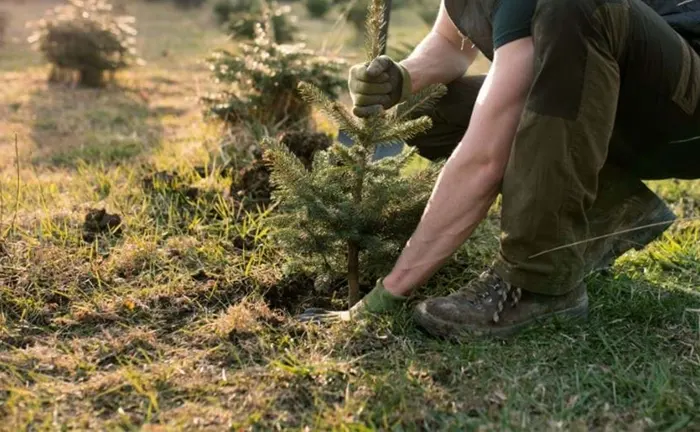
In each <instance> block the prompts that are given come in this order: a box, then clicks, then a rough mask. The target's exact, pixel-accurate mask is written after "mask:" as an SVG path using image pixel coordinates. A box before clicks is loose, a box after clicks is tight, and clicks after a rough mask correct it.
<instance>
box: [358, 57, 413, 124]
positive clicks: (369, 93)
mask: <svg viewBox="0 0 700 432" xmlns="http://www.w3.org/2000/svg"><path fill="white" fill-rule="evenodd" d="M348 88H349V90H350V97H351V98H352V102H353V105H354V107H353V111H352V112H353V114H355V115H356V116H357V117H369V116H371V115H374V114H378V113H379V112H381V111H382V109H389V108H391V107H393V106H394V105H396V104H398V103H400V102H403V101H404V100H406V98H408V97H409V96H410V95H411V76H410V75H409V74H408V71H407V70H406V68H405V67H403V66H402V65H400V64H399V63H397V62H395V61H393V60H392V59H391V58H390V57H389V56H386V55H382V56H379V57H377V58H376V59H374V60H372V61H371V62H370V63H369V64H367V63H362V64H357V65H355V66H353V67H352V68H350V78H349V79H348Z"/></svg>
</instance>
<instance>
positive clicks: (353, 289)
mask: <svg viewBox="0 0 700 432" xmlns="http://www.w3.org/2000/svg"><path fill="white" fill-rule="evenodd" d="M359 145H361V143H360V144H359ZM365 162H366V161H365V159H364V155H363V156H362V160H361V161H359V166H360V169H359V170H358V172H357V173H356V176H357V177H356V178H355V187H354V188H353V190H352V198H353V202H354V203H355V205H357V206H360V205H361V204H362V185H363V183H364V180H365ZM358 301H360V248H359V247H358V246H357V244H356V243H355V242H354V241H352V240H348V304H349V307H353V305H354V304H355V303H357V302H358Z"/></svg>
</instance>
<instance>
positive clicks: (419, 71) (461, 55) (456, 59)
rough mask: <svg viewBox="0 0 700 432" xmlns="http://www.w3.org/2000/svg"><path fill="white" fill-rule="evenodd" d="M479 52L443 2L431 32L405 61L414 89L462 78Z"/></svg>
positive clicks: (402, 62)
mask: <svg viewBox="0 0 700 432" xmlns="http://www.w3.org/2000/svg"><path fill="white" fill-rule="evenodd" d="M477 54H478V51H477V49H476V48H473V47H472V44H471V42H469V41H468V40H464V39H463V38H462V36H461V35H460V33H459V31H458V30H457V28H456V27H455V25H454V24H453V23H452V21H451V20H450V18H449V16H448V15H447V12H446V11H445V4H444V1H443V2H441V3H440V10H439V11H438V16H437V19H436V20H435V24H434V25H433V28H432V29H431V31H430V33H428V35H427V36H426V37H425V38H424V39H423V40H422V41H421V42H420V43H419V44H418V46H416V48H415V49H414V50H413V52H412V53H411V54H410V55H409V56H408V57H407V58H406V59H404V60H402V61H401V64H402V65H403V66H404V67H405V68H406V69H407V70H408V73H409V75H410V76H411V84H412V87H413V89H412V91H413V92H416V91H418V90H421V89H422V88H424V87H427V86H428V85H431V84H438V83H440V84H447V83H449V82H452V81H454V80H456V79H457V78H459V77H461V76H462V75H464V74H465V73H466V72H467V69H468V68H469V66H470V65H471V63H472V62H473V61H474V59H475V58H476V55H477Z"/></svg>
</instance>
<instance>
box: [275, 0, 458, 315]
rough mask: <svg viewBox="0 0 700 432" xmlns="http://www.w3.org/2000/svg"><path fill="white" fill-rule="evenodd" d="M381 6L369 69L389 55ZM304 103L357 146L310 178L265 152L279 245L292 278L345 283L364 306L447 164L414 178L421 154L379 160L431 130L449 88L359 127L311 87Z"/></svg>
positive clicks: (278, 149)
mask: <svg viewBox="0 0 700 432" xmlns="http://www.w3.org/2000/svg"><path fill="white" fill-rule="evenodd" d="M383 8H384V4H383V1H382V0H372V1H371V2H370V4H369V7H368V13H367V23H366V27H367V41H366V54H367V62H371V61H372V60H373V59H375V58H376V57H377V56H379V55H380V53H381V52H382V48H383V45H384V44H385V43H386V41H385V40H383V39H382V38H381V36H380V35H381V31H380V29H381V26H382V25H384V23H383V16H384V14H383ZM299 91H300V92H301V94H302V96H303V97H304V98H305V99H306V100H308V101H310V102H312V103H313V104H315V105H316V106H318V107H319V108H320V109H321V111H322V112H323V113H325V114H326V115H327V116H329V117H330V118H331V119H332V120H334V122H335V123H336V124H337V125H338V126H339V127H340V128H341V129H343V130H344V131H345V132H346V133H347V134H348V135H349V136H350V137H351V138H352V139H353V142H354V144H353V145H352V146H350V147H345V146H343V145H342V144H340V143H337V142H336V143H334V144H333V145H332V146H331V147H329V148H328V149H327V150H325V151H321V152H318V153H317V154H316V156H315V157H314V160H313V164H312V167H311V169H310V170H308V169H307V168H306V167H304V165H303V164H302V162H301V161H300V160H299V159H298V158H297V157H296V156H294V155H293V154H292V153H291V152H290V151H289V149H288V148H287V147H286V146H284V145H281V144H280V143H279V142H278V141H277V140H272V139H267V140H265V141H264V142H263V147H264V148H265V149H266V157H267V160H268V163H269V164H270V166H271V168H272V175H271V179H270V180H271V182H272V184H273V186H274V187H275V190H274V192H273V198H274V199H275V200H277V201H278V203H279V211H278V213H277V215H276V216H275V217H273V218H272V219H271V222H272V224H273V230H272V237H273V240H275V241H276V245H277V247H278V248H279V249H280V251H281V252H282V253H283V254H284V255H285V258H286V259H287V263H286V268H287V270H288V271H304V272H310V273H315V274H317V275H319V276H321V277H324V278H325V279H326V280H329V279H332V278H336V277H338V276H346V277H347V280H348V303H349V306H352V305H354V304H355V303H356V302H357V301H359V299H360V283H361V282H363V281H370V280H372V279H374V278H375V277H378V276H380V275H382V274H385V273H386V272H387V271H388V270H390V267H391V265H392V264H393V262H394V261H395V259H396V257H397V256H398V254H399V252H400V251H401V248H402V247H403V246H404V244H405V242H406V241H407V240H408V238H410V235H411V234H412V233H413V230H414V229H415V227H416V224H417V222H418V221H419V219H420V216H421V214H422V213H423V210H424V208H425V205H426V203H427V200H428V198H429V197H430V193H431V190H432V187H433V184H434V182H435V179H436V178H437V174H438V172H439V169H440V168H441V165H440V164H435V163H432V164H429V165H428V166H427V167H423V168H413V167H412V162H413V161H415V158H414V157H413V156H414V155H415V154H416V151H415V149H413V148H410V147H407V148H406V149H405V150H404V151H403V152H402V153H401V154H399V155H397V156H394V157H389V158H384V159H381V160H378V161H374V160H373V155H374V154H375V149H376V148H377V146H380V145H383V144H386V143H389V142H393V141H396V140H407V139H410V138H412V137H414V136H416V135H418V134H420V133H423V132H425V131H427V130H428V129H429V128H430V127H431V126H432V122H431V120H430V118H429V117H427V116H420V117H418V118H415V117H417V115H416V114H417V112H418V110H419V109H421V110H424V109H426V108H430V107H431V106H432V105H434V103H435V102H436V101H437V100H438V98H440V97H441V96H443V95H444V94H445V92H446V88H445V86H443V85H439V84H438V85H433V86H430V87H428V88H426V89H424V90H422V91H420V92H417V93H416V94H414V95H413V96H411V97H410V98H409V99H408V100H407V101H405V102H403V103H402V104H400V105H398V106H396V107H394V108H392V109H391V110H389V111H385V112H382V113H378V114H377V115H375V116H373V117H370V118H367V119H359V118H356V117H354V116H353V115H352V114H351V112H350V111H349V110H348V109H347V108H346V107H345V106H343V105H342V104H340V103H339V102H337V101H333V100H331V99H330V98H329V97H327V96H326V95H325V94H324V93H323V91H321V90H320V89H318V88H317V87H315V86H314V85H312V84H309V83H305V82H302V83H300V84H299Z"/></svg>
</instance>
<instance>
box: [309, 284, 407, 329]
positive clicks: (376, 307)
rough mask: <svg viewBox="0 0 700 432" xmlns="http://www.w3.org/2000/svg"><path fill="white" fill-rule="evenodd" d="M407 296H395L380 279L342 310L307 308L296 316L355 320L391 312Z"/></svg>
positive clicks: (312, 320) (316, 318) (313, 319)
mask: <svg viewBox="0 0 700 432" xmlns="http://www.w3.org/2000/svg"><path fill="white" fill-rule="evenodd" d="M406 300H408V297H404V296H397V295H394V294H392V293H390V292H389V291H387V290H386V289H385V288H384V285H383V284H382V281H381V279H380V280H378V281H377V285H376V286H375V287H374V289H373V290H372V291H370V293H369V294H367V295H366V296H365V297H364V298H362V300H360V301H359V302H357V304H355V306H353V307H352V308H350V309H349V310H344V311H327V310H325V309H318V308H312V309H307V310H305V311H304V313H302V314H301V315H299V316H298V317H297V318H298V319H299V321H302V322H339V321H356V320H359V319H363V318H367V317H369V316H371V315H380V314H384V313H391V312H394V311H396V310H398V309H400V308H401V307H402V306H403V305H404V304H405V303H406Z"/></svg>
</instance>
